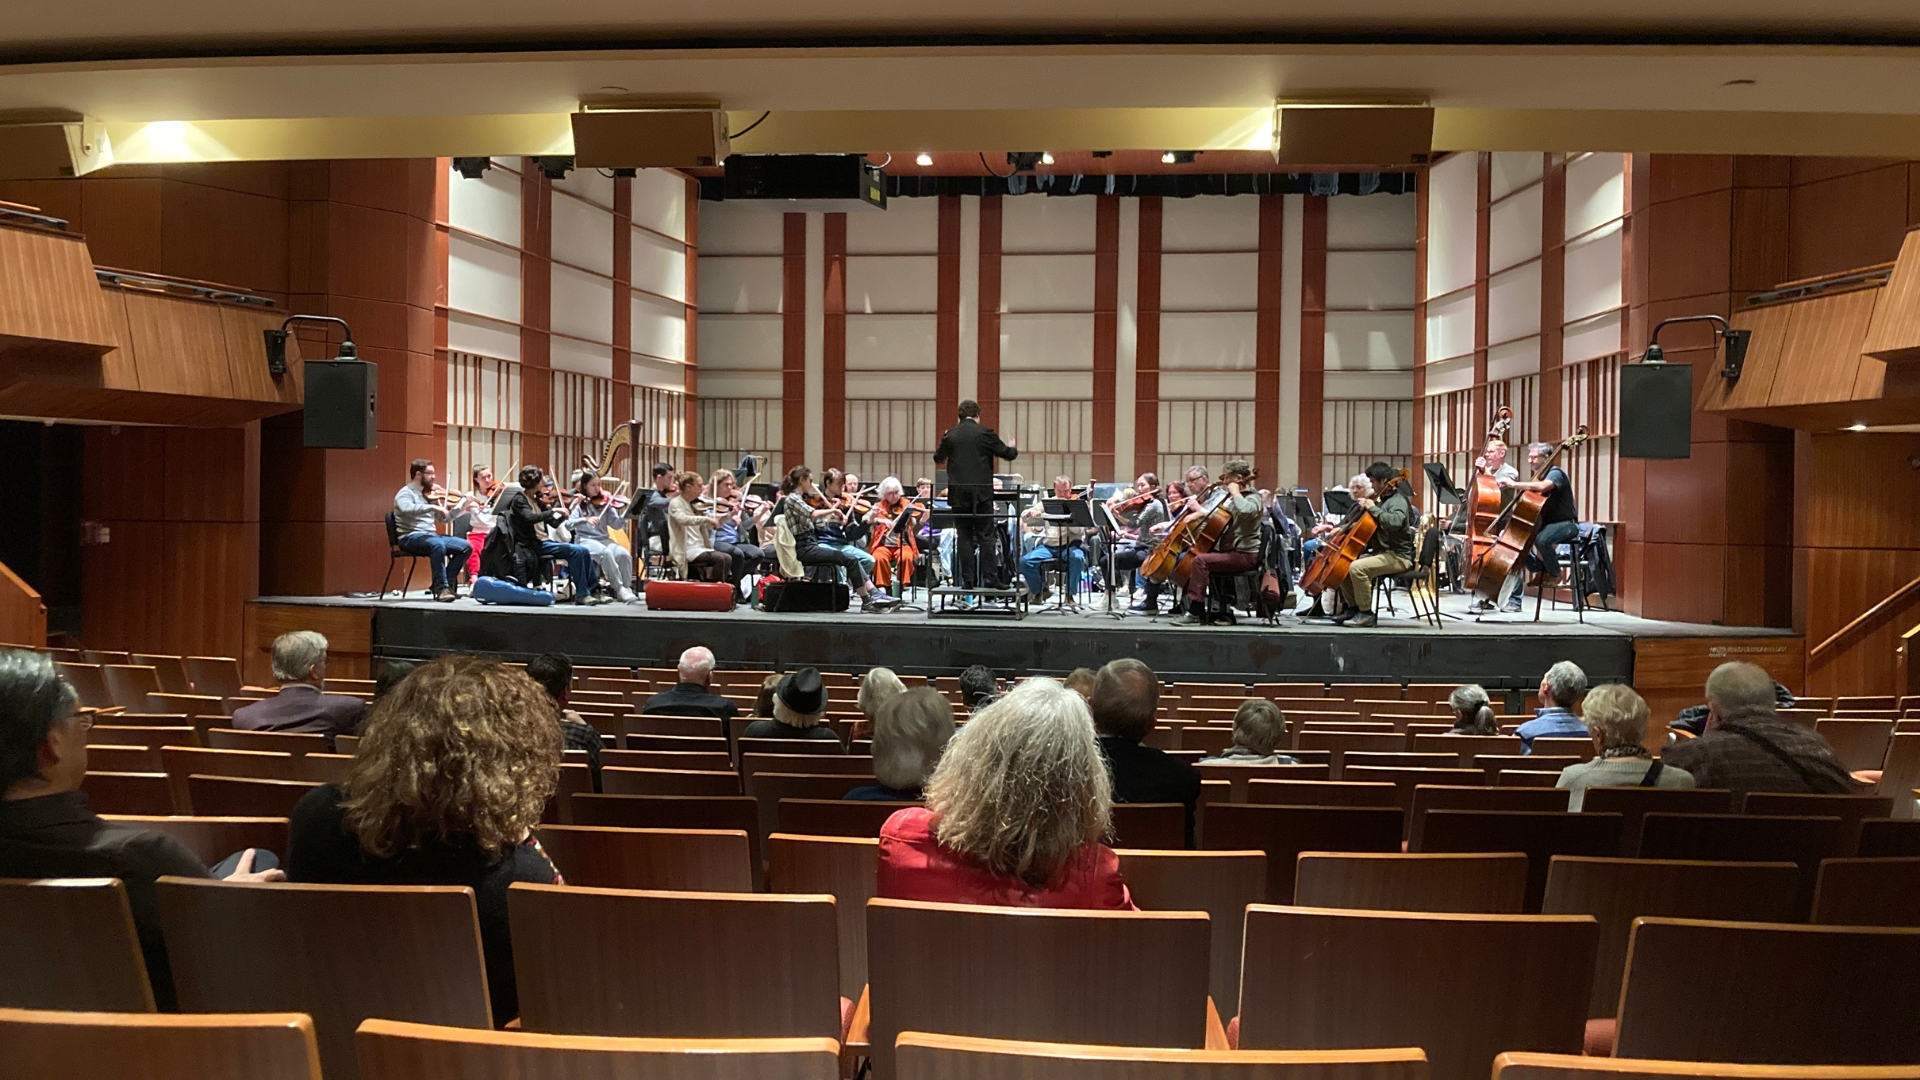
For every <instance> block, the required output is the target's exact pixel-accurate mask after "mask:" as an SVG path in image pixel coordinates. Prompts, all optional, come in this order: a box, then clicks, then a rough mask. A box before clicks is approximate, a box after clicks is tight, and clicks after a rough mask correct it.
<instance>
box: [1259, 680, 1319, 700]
mask: <svg viewBox="0 0 1920 1080" xmlns="http://www.w3.org/2000/svg"><path fill="white" fill-rule="evenodd" d="M1253 696H1254V697H1263V698H1269V699H1271V698H1287V697H1300V698H1325V697H1326V696H1327V686H1326V684H1325V683H1317V682H1267V683H1254V684H1253Z"/></svg>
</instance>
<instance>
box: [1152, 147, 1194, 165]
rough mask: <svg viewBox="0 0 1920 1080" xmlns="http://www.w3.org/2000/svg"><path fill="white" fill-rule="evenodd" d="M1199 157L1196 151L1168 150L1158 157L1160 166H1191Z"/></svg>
mask: <svg viewBox="0 0 1920 1080" xmlns="http://www.w3.org/2000/svg"><path fill="white" fill-rule="evenodd" d="M1198 156H1200V151H1198V150H1169V151H1167V152H1166V153H1164V154H1161V155H1160V163H1161V164H1162V165H1191V164H1193V159H1194V158H1196V157H1198Z"/></svg>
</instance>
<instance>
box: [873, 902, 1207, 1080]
mask: <svg viewBox="0 0 1920 1080" xmlns="http://www.w3.org/2000/svg"><path fill="white" fill-rule="evenodd" d="M867 963H868V969H869V972H870V980H871V981H870V1001H871V1018H870V1019H871V1024H870V1030H869V1032H868V1033H867V1037H866V1039H865V1041H866V1042H867V1044H868V1045H869V1046H870V1047H871V1051H870V1052H871V1055H872V1061H873V1075H874V1077H875V1080H895V1078H896V1076H897V1075H898V1074H897V1073H896V1071H895V1068H894V1040H895V1039H896V1038H897V1037H898V1036H899V1034H900V1033H901V1032H903V1031H929V1032H937V1033H941V1034H950V1035H978V1036H984V1037H988V1038H1001V1039H1039V1040H1045V1041H1049V1042H1067V1043H1095V1044H1111V1045H1119V1046H1156V1047H1187V1048H1192V1049H1199V1048H1201V1047H1203V1046H1205V1045H1206V1041H1207V1028H1208V1023H1207V1021H1208V1015H1209V1009H1208V1002H1207V987H1208V978H1209V975H1208V963H1209V953H1208V919H1207V917H1206V916H1205V915H1204V914H1200V913H1198V912H1158V911H1156V912H1130V911H1129V912H1121V911H1102V912H1090V911H1067V910H1058V909H1043V908H1002V907H985V906H979V905H972V904H926V903H915V902H911V901H905V900H871V901H869V902H868V903H867Z"/></svg>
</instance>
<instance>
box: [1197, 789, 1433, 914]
mask: <svg viewBox="0 0 1920 1080" xmlns="http://www.w3.org/2000/svg"><path fill="white" fill-rule="evenodd" d="M1404 820H1405V814H1403V813H1402V812H1401V810H1400V808H1399V807H1397V806H1264V805H1254V804H1251V803H1249V804H1245V805H1236V804H1222V803H1213V804H1210V805H1208V806H1207V807H1205V808H1204V810H1203V811H1202V814H1201V820H1200V846H1201V847H1202V848H1204V849H1206V850H1209V851H1264V852H1266V854H1267V893H1266V895H1267V901H1268V902H1269V903H1273V902H1275V901H1280V900H1284V901H1286V902H1287V903H1292V902H1293V889H1294V866H1295V862H1296V861H1297V860H1298V858H1299V856H1300V853H1301V852H1303V851H1384V852H1393V851H1399V850H1400V829H1401V823H1402V822H1403V821H1404Z"/></svg>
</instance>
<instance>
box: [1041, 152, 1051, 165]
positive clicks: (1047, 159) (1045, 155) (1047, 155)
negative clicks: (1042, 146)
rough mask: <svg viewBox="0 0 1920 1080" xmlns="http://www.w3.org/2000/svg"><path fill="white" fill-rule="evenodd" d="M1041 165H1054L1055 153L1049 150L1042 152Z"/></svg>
mask: <svg viewBox="0 0 1920 1080" xmlns="http://www.w3.org/2000/svg"><path fill="white" fill-rule="evenodd" d="M1040 164H1042V165H1051V164H1053V153H1052V152H1051V151H1047V150H1042V151H1040Z"/></svg>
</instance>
